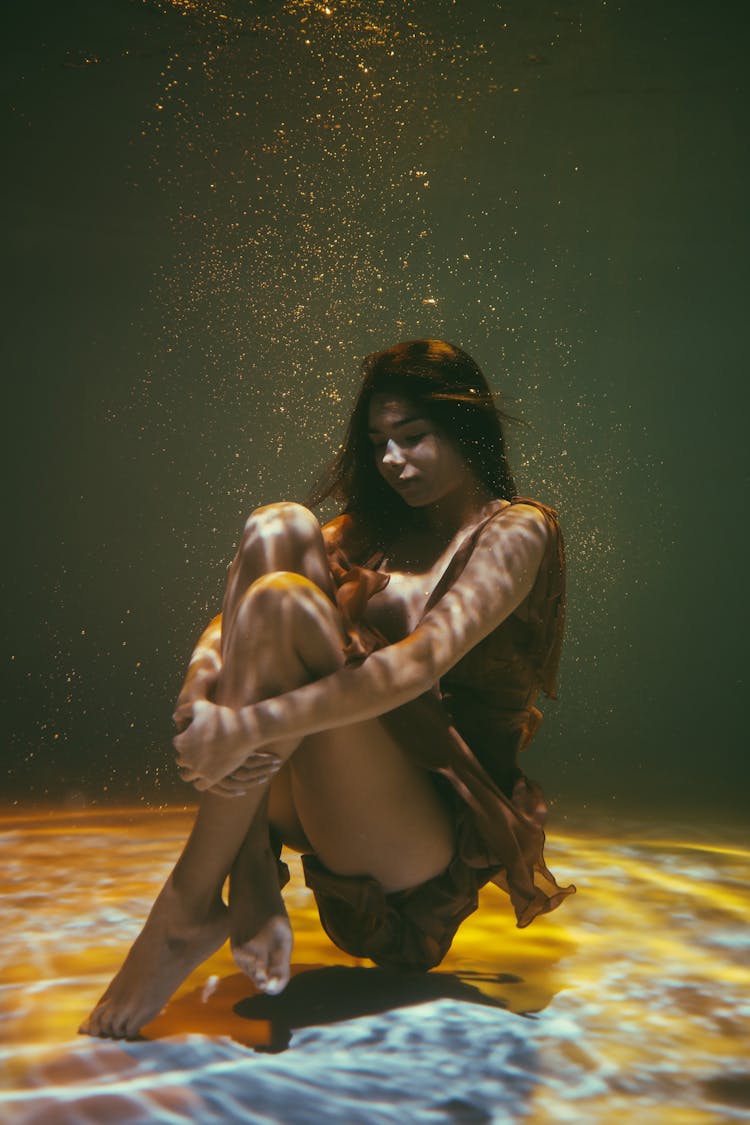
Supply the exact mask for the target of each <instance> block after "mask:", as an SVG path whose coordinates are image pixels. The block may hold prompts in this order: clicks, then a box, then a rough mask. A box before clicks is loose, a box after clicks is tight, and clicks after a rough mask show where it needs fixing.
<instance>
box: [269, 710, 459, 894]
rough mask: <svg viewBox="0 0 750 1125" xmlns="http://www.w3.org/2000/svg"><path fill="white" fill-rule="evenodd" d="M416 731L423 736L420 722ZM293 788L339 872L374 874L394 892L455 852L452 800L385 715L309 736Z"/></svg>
mask: <svg viewBox="0 0 750 1125" xmlns="http://www.w3.org/2000/svg"><path fill="white" fill-rule="evenodd" d="M418 714H419V708H418V707H415V716H418ZM403 726H404V727H406V728H408V724H403ZM411 733H412V734H413V736H414V737H419V730H418V728H417V729H414V730H412V731H411ZM434 736H435V734H434V732H432V731H431V732H430V737H434ZM444 737H445V738H448V734H447V732H446V733H445V734H444ZM291 791H292V797H293V802H294V807H295V809H296V812H297V816H298V818H299V822H300V824H301V826H302V829H303V831H304V834H305V836H306V837H307V839H308V840H309V841H310V844H311V845H312V849H313V851H314V852H315V853H316V855H317V856H318V858H319V859H320V860H321V862H322V863H323V864H324V865H325V866H326V867H327V868H328V869H329V871H332V872H335V873H336V874H339V875H369V876H371V877H373V878H374V879H376V880H377V881H378V882H379V883H380V885H381V886H382V887H383V889H384V890H385V892H386V893H391V892H394V891H400V890H404V889H406V888H408V887H413V886H416V885H418V884H420V883H423V882H425V881H426V880H427V879H431V878H433V877H434V876H435V875H438V874H440V872H442V871H444V870H445V869H446V867H447V866H448V864H449V863H450V861H451V859H452V858H453V853H454V849H455V832H454V825H453V820H452V816H451V811H450V808H449V806H448V804H447V803H446V802H445V801H444V799H443V798H442V797H441V795H440V793H439V792H438V789H437V787H436V785H435V784H434V781H433V779H432V776H431V774H430V773H429V771H427V770H424V769H421V768H420V767H418V766H416V765H414V764H413V763H412V762H411V761H410V759H409V750H408V746H407V745H405V744H404V743H403V742H402V741H399V740H397V738H396V737H394V735H393V734H392V733H391V732H390V731H389V730H388V729H387V727H386V725H385V724H384V723H383V722H382V721H380V720H377V719H375V720H369V721H367V722H363V723H356V724H352V725H350V726H346V727H339V728H337V729H335V730H330V731H323V732H321V733H320V734H316V735H312V736H310V737H309V738H307V739H305V741H304V743H303V744H302V745H301V746H300V748H299V749H298V750H297V752H296V753H295V755H294V757H293V759H292V763H291Z"/></svg>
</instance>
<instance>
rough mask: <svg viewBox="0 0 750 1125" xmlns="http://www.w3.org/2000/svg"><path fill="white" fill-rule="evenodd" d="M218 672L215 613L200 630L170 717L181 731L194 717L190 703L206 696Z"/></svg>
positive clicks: (218, 625) (218, 617)
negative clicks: (201, 630)
mask: <svg viewBox="0 0 750 1125" xmlns="http://www.w3.org/2000/svg"><path fill="white" fill-rule="evenodd" d="M220 671H221V614H220V613H218V614H217V615H216V617H214V618H213V620H212V621H210V622H209V624H208V625H207V627H206V628H205V629H204V630H203V632H202V633H201V635H200V637H199V639H198V643H197V645H196V646H195V649H194V650H193V655H192V656H191V657H190V662H189V664H188V670H187V673H186V675H185V680H184V683H183V685H182V687H181V688H180V694H179V695H178V696H177V702H176V703H175V710H174V715H173V716H172V718H173V719H174V721H175V723H176V724H177V728H178V730H184V729H185V728H186V726H187V725H188V724H189V723H190V720H191V719H192V717H193V705H194V704H195V703H196V702H197V701H198V700H199V699H208V694H209V692H210V691H211V688H212V687H213V686H214V684H215V683H216V681H217V679H218V678H219V672H220Z"/></svg>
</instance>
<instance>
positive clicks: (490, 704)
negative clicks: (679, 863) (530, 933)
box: [303, 497, 575, 968]
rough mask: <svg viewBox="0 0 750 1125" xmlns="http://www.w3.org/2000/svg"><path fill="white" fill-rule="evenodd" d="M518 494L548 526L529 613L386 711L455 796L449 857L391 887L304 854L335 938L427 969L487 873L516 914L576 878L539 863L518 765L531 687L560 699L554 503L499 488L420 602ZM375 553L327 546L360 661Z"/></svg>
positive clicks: (555, 897)
mask: <svg viewBox="0 0 750 1125" xmlns="http://www.w3.org/2000/svg"><path fill="white" fill-rule="evenodd" d="M516 504H528V505H531V506H532V507H534V508H536V509H537V510H538V511H539V512H540V513H541V514H542V516H543V517H544V520H545V524H546V526H547V532H548V534H547V545H546V549H545V554H544V557H543V559H542V562H541V565H540V567H539V572H538V574H537V577H536V580H535V583H534V586H533V588H532V590H531V592H530V594H529V596H528V598H527V599H526V600H525V602H524V610H525V612H524V615H523V616H519V615H518V614H516V613H512V614H511V615H510V616H509V617H508V618H507V619H506V620H505V621H503V622H502V624H501V625H499V626H498V627H497V628H496V629H495V630H494V631H493V632H492V633H490V634H489V635H488V636H487V637H485V638H484V639H483V640H482V641H480V642H479V644H477V645H476V646H475V647H474V648H473V649H472V650H471V651H470V652H469V653H467V654H466V656H464V657H463V658H462V659H461V660H460V661H459V662H458V663H457V664H456V665H455V666H454V667H453V668H451V669H450V671H449V672H448V673H447V674H446V675H445V676H444V677H443V678H442V680H441V682H440V684H439V691H438V693H436V692H427V693H426V694H425V695H423V696H421V697H420V698H419V699H418V700H415V701H414V702H412V703H408V704H406V705H405V706H403V707H399V708H396V709H395V710H393V711H390V712H388V713H387V714H385V715H383V716H382V721H383V722H384V723H385V725H386V726H387V727H388V729H389V731H390V732H391V733H392V735H393V736H394V737H395V738H396V739H397V741H398V743H399V744H400V745H401V746H402V747H403V748H404V749H405V751H406V752H407V753H408V755H409V757H410V759H411V760H412V761H413V762H414V763H415V764H416V765H418V766H419V767H420V768H422V769H425V770H429V771H430V772H431V773H432V774H433V775H435V779H436V784H437V785H438V786H439V787H440V788H441V789H442V790H443V792H444V793H445V795H446V798H447V800H448V801H449V802H450V804H451V807H452V809H453V813H454V819H455V825H456V854H455V857H454V860H453V862H452V864H451V865H450V867H449V868H448V870H447V871H445V872H443V873H442V875H440V876H438V877H437V878H436V879H431V880H429V881H428V882H427V883H425V884H423V885H422V886H421V887H417V888H414V889H413V890H409V891H401V892H397V893H396V894H390V895H385V894H384V893H383V891H382V888H380V887H379V884H377V882H375V880H373V879H368V878H366V877H363V878H360V877H349V876H338V875H335V874H333V873H331V872H328V871H327V870H326V869H325V868H324V867H323V865H322V864H321V863H320V861H319V860H318V859H317V857H315V856H305V857H304V858H303V862H304V865H305V873H306V878H307V881H308V884H309V885H310V886H311V887H312V889H313V891H314V892H315V895H316V899H317V902H318V908H319V911H320V915H321V921H322V922H323V925H324V927H325V929H326V930H327V932H328V933H329V935H330V936H331V938H332V940H333V941H334V942H335V943H336V944H337V945H339V946H341V948H343V949H346V950H348V951H349V952H351V953H354V954H355V955H358V956H367V957H370V958H371V959H373V960H375V961H376V962H377V963H378V964H381V965H386V966H389V967H397V966H398V967H404V968H430V967H432V965H434V964H437V963H439V961H440V960H441V959H442V957H443V956H444V955H445V953H446V952H447V949H448V948H449V946H450V943H451V941H452V939H453V936H454V934H455V931H456V929H457V928H458V926H459V925H460V923H461V921H463V919H464V918H465V917H466V916H467V915H468V914H470V913H471V912H472V910H474V909H476V903H477V893H478V889H479V888H480V887H481V886H483V885H484V884H485V883H487V882H488V881H490V880H493V881H494V882H495V883H496V884H497V885H498V886H501V887H503V889H505V890H506V891H507V893H508V894H509V896H510V900H511V903H512V906H513V909H514V911H515V914H516V919H517V924H518V925H519V926H527V925H528V924H529V922H531V921H532V920H533V919H534V918H535V917H536V916H537V915H539V914H542V913H545V912H547V911H549V910H553V909H554V908H555V907H557V906H559V904H560V903H561V902H562V900H563V899H564V898H565V897H566V896H567V895H569V894H572V893H573V892H574V891H575V887H573V886H569V887H561V886H559V885H558V884H557V882H556V881H555V879H554V877H553V875H552V874H551V872H550V871H549V870H548V868H547V866H546V864H545V862H544V843H545V836H544V830H543V828H542V824H543V821H544V819H545V816H546V805H545V802H544V796H543V793H542V790H541V788H540V787H539V786H538V785H537V784H536V783H535V782H532V781H531V780H530V779H529V778H528V777H526V775H525V774H524V773H523V772H522V770H521V769H520V768H519V765H518V756H519V754H520V753H521V752H522V751H523V750H524V749H526V747H527V746H528V744H529V742H530V741H531V739H532V738H533V736H534V734H535V733H536V731H537V729H538V727H539V723H540V722H541V718H542V716H541V712H540V711H539V710H538V708H537V707H536V706H535V703H536V700H537V698H538V696H539V694H540V693H541V692H544V693H545V694H546V695H547V696H550V697H552V698H555V697H556V693H557V670H558V664H559V659H560V646H561V642H562V632H563V623H564V612H565V561H564V550H563V539H562V533H561V531H560V527H559V523H558V520H557V515H556V513H555V512H554V511H553V510H552V509H551V508H548V507H546V506H545V505H543V504H540V503H538V502H537V501H534V500H528V499H524V498H521V497H517V498H515V499H514V500H513V501H511V502H510V503H505V502H503V501H498V502H497V505H496V506H495V507H494V508H493V510H492V512H491V513H490V514H489V515H488V516H487V517H486V518H485V519H484V520H482V522H481V523H480V524H479V525H478V526H477V527H476V528H475V529H474V530H473V531H472V533H471V534H470V535H469V536H468V537H467V538H466V539H465V540H464V541H463V543H462V544H461V546H460V547H459V548H458V550H457V551H456V553H455V554H454V556H453V557H452V559H451V561H450V563H449V565H448V567H447V568H446V570H445V572H444V574H443V575H442V577H441V579H440V581H439V582H438V584H437V586H436V587H435V589H434V591H433V593H432V595H431V597H430V599H429V601H428V603H427V605H426V607H425V611H424V612H425V613H428V612H429V611H430V609H431V608H432V607H433V606H434V605H435V604H436V603H437V602H438V601H439V600H440V598H442V596H443V595H444V594H445V592H446V591H447V590H448V589H450V587H451V586H452V584H453V583H454V582H455V581H456V580H457V579H458V577H459V576H460V574H461V573H462V571H463V569H464V567H465V566H466V563H467V562H468V560H469V558H470V557H471V554H472V551H473V550H474V548H475V546H476V544H477V541H478V540H479V537H480V536H481V534H482V532H483V530H484V529H485V527H486V525H487V524H488V523H489V522H490V521H502V520H504V519H506V518H507V513H508V512H509V511H510V510H511V509H512V507H513V506H514V505H516ZM380 561H382V560H380V559H377V558H375V559H372V560H367V565H365V566H358V565H355V564H353V563H352V561H351V560H349V559H348V558H347V557H346V555H345V554H344V552H343V551H342V550H341V549H340V548H339V547H337V546H332V547H331V548H330V549H329V565H330V569H331V574H332V576H333V579H334V582H335V585H336V591H337V601H338V606H339V610H340V613H341V615H342V618H343V621H344V626H345V629H346V634H347V644H346V648H345V655H346V659H347V662H348V663H352V664H356V663H361V662H362V661H363V660H366V659H367V657H368V655H369V654H370V653H371V652H374V651H375V650H376V649H378V648H382V647H383V646H385V645H387V644H388V641H387V640H386V638H385V637H383V636H382V634H381V633H379V632H378V631H377V630H376V629H374V628H372V626H370V625H369V624H368V622H367V620H366V612H367V603H368V601H369V600H370V598H371V597H372V596H373V595H374V594H375V593H377V592H379V591H380V590H382V589H383V588H384V587H385V586H386V584H387V583H388V580H389V578H388V575H387V574H385V573H381V572H380V571H379V570H378V569H377V566H378V564H379V562H380Z"/></svg>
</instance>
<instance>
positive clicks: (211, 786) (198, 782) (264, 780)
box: [178, 751, 283, 797]
mask: <svg viewBox="0 0 750 1125" xmlns="http://www.w3.org/2000/svg"><path fill="white" fill-rule="evenodd" d="M178 761H179V759H178ZM282 765H283V762H282V761H281V759H280V758H278V757H277V756H276V754H272V753H270V752H263V751H259V752H258V753H256V754H253V755H252V756H251V757H250V758H248V759H247V761H246V762H243V764H242V765H241V766H238V767H237V769H235V770H233V771H232V773H230V774H228V775H227V776H226V777H222V778H220V779H219V780H218V781H215V780H212V779H211V778H206V777H201V775H200V774H198V773H196V772H195V770H193V769H191V768H190V767H189V766H184V765H182V766H178V772H179V774H180V777H181V778H182V780H183V781H187V782H190V783H191V784H192V785H193V787H194V788H195V789H197V790H198V791H199V792H200V793H205V792H208V793H215V794H216V796H218V797H244V796H245V794H246V793H247V791H248V789H254V788H256V787H257V786H259V785H266V784H268V782H270V781H273V779H274V777H275V776H276V774H277V773H278V771H279V770H280V769H281V766H282Z"/></svg>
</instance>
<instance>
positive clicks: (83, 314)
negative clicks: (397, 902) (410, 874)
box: [1, 0, 750, 814]
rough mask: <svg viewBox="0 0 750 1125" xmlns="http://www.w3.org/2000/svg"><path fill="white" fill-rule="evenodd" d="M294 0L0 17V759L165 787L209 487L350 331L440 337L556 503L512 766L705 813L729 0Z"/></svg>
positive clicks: (739, 497) (333, 376)
mask: <svg viewBox="0 0 750 1125" xmlns="http://www.w3.org/2000/svg"><path fill="white" fill-rule="evenodd" d="M330 8H331V13H330V14H329V15H327V14H326V13H325V10H324V6H323V5H318V4H315V3H300V2H287V3H281V2H279V3H268V2H266V3H255V4H253V3H239V2H238V0H212V2H206V3H200V2H199V0H196V2H195V3H188V2H187V0H185V2H184V3H178V2H177V0H175V2H174V3H171V4H170V3H168V2H167V0H162V2H159V0H149V2H144V3H135V2H126V0H101V2H100V3H97V4H96V5H92V4H87V3H83V2H81V0H78V2H75V3H69V4H65V5H61V4H59V3H52V2H49V0H47V2H44V3H42V2H40V3H35V4H30V5H28V6H24V7H21V6H20V5H15V6H14V7H13V9H12V11H11V12H10V15H9V16H8V21H7V27H6V35H5V36H4V42H3V48H2V50H3V53H4V55H5V59H4V67H3V73H4V76H5V77H4V83H3V90H4V92H3V99H2V107H3V133H4V138H5V139H4V145H3V147H4V153H5V157H6V173H5V175H4V177H3V182H2V185H1V187H2V195H3V203H4V207H3V210H4V216H5V227H6V240H5V241H6V247H7V250H8V252H9V266H8V267H6V279H7V283H6V292H5V298H4V311H5V313H6V317H7V327H6V330H5V332H4V334H3V350H4V353H5V357H4V362H3V367H4V371H5V378H4V388H5V396H6V397H5V410H4V416H5V420H6V424H5V429H6V441H5V444H6V448H7V450H8V453H9V468H8V470H7V471H6V482H7V483H8V485H9V488H8V496H7V499H6V502H5V511H6V521H7V522H6V535H5V536H4V542H5V547H4V552H3V556H4V563H5V565H6V569H7V575H6V578H5V582H4V586H5V593H4V599H3V601H4V607H5V614H6V621H5V626H4V637H5V665H6V677H5V684H6V691H5V696H6V698H5V701H4V703H3V713H4V716H5V717H6V721H7V723H8V735H7V736H6V745H7V767H6V769H5V772H4V792H5V793H6V794H7V795H8V796H9V797H13V798H19V799H23V800H25V801H26V800H29V798H31V799H32V800H38V801H45V802H48V801H49V800H50V799H51V800H53V801H58V802H62V803H65V804H68V805H70V804H73V805H76V804H78V803H81V802H82V801H102V800H112V799H119V798H122V797H127V798H128V799H132V798H134V797H137V798H139V799H142V800H143V801H144V802H145V803H146V804H154V803H161V802H168V801H174V800H181V799H184V797H185V792H184V790H183V788H182V787H181V785H180V783H179V781H177V780H176V779H175V778H174V776H173V770H172V765H171V757H170V753H169V739H170V737H171V729H170V722H169V715H170V713H171V703H172V699H173V697H174V695H175V693H176V690H177V687H178V685H179V682H180V678H181V672H182V668H183V666H184V663H185V660H186V658H187V655H188V653H189V651H190V648H191V645H192V642H193V640H194V638H195V636H196V634H197V633H198V632H199V630H200V628H201V626H202V624H203V623H204V621H205V619H206V618H207V617H208V616H209V614H210V613H212V612H213V611H214V609H215V607H216V606H217V602H218V600H219V597H220V592H221V585H222V579H223V576H224V573H225V567H226V564H227V562H228V561H229V559H230V558H231V554H232V551H233V546H234V543H235V541H236V536H237V533H238V530H239V528H240V526H241V523H242V519H243V516H244V514H245V513H246V512H247V511H248V510H249V509H250V508H251V507H253V506H255V505H257V504H259V503H261V502H267V501H269V500H272V499H277V498H301V497H302V496H303V495H304V493H305V491H306V489H307V487H308V486H309V484H310V483H311V480H312V478H313V477H314V476H315V475H316V473H317V471H318V469H319V467H320V465H321V464H322V463H323V462H324V461H325V460H326V459H327V458H328V456H330V454H331V452H332V450H333V449H334V448H335V445H336V442H337V441H338V436H339V434H340V431H341V426H342V423H343V421H344V419H345V417H346V414H347V410H348V407H349V405H350V403H351V401H352V397H353V393H354V390H355V387H356V383H357V366H358V360H359V358H360V357H361V356H362V355H363V354H364V353H366V352H368V351H370V350H373V349H374V348H377V347H380V346H385V345H388V344H390V343H393V342H395V341H396V340H398V339H408V338H412V337H416V336H442V337H445V338H448V339H450V340H453V341H455V342H456V343H459V344H461V345H462V346H463V347H465V348H466V349H467V350H468V351H470V352H471V353H472V354H473V355H475V357H476V358H477V359H478V361H479V362H480V364H481V365H482V367H483V368H484V370H485V372H486V374H487V375H488V377H489V379H490V380H491V382H492V384H493V386H494V387H495V388H496V389H498V390H502V391H503V392H504V393H505V394H507V395H508V396H509V398H510V399H512V400H513V402H514V409H515V412H516V413H518V414H520V415H521V416H523V418H525V419H526V420H527V421H528V422H529V423H530V427H529V428H526V429H519V430H517V431H516V432H514V434H513V437H512V440H513V452H514V464H515V467H516V470H517V477H518V482H519V486H520V490H521V491H522V492H523V493H524V494H528V495H533V496H536V497H538V498H539V499H540V500H543V501H546V502H547V503H551V504H553V505H555V506H556V507H558V508H559V510H560V513H561V517H562V520H563V525H564V527H565V529H566V532H567V538H568V544H569V556H570V589H571V593H570V613H569V623H570V624H569V633H568V642H567V649H566V653H565V656H564V664H563V672H562V694H561V699H560V701H559V703H557V704H554V705H550V707H549V708H548V714H547V719H546V722H545V725H544V727H543V729H542V732H541V734H540V736H539V738H538V739H537V741H536V743H535V746H534V749H533V751H531V757H530V760H529V762H528V767H527V768H528V769H529V772H531V773H533V774H536V775H538V776H539V777H540V778H541V779H542V780H543V782H544V783H545V786H546V788H547V790H548V791H549V792H550V793H551V794H552V795H553V796H557V797H559V798H560V800H561V802H563V803H564V802H566V801H567V802H569V804H570V805H571V806H572V805H573V804H575V805H576V807H578V806H579V805H580V803H581V802H591V803H593V804H596V805H598V806H602V805H603V806H606V807H607V809H611V810H613V811H615V810H620V809H625V808H631V807H636V808H638V809H640V810H644V809H651V808H653V809H654V810H659V809H665V810H675V809H679V810H681V811H683V812H684V811H685V810H692V809H693V808H696V807H699V806H705V807H707V808H710V809H711V811H712V814H715V813H716V812H717V811H720V810H726V811H727V812H733V813H734V814H737V813H741V812H742V811H743V809H744V804H745V794H746V792H747V784H748V780H750V779H749V777H748V773H749V768H748V765H747V762H748V756H747V754H746V753H745V749H744V748H745V746H746V744H747V735H746V731H745V713H744V712H745V708H744V699H745V694H746V690H747V688H746V665H745V636H746V635H747V610H746V599H745V594H744V586H745V581H744V578H745V575H744V566H743V565H741V564H742V563H744V554H745V540H746V538H747V536H746V532H745V530H744V527H743V524H742V519H743V507H744V496H745V494H746V491H747V482H748V471H747V460H746V453H745V451H744V444H745V443H744V440H743V439H744V430H745V410H746V405H747V394H746V390H745V379H746V369H747V365H746V357H747V342H746V333H745V331H744V319H745V317H744V314H745V305H746V294H747V280H748V277H747V273H748V270H747V261H748V254H747V249H748V247H747V206H746V199H745V197H746V191H747V189H746V182H747V170H748V159H747V140H746V132H747V130H746V119H747V106H748V99H747V85H748V79H747V60H746V56H745V46H744V44H745V41H746V32H747V23H748V17H747V13H746V8H745V6H744V5H741V4H732V3H723V4H719V5H715V6H713V7H710V8H709V7H708V6H706V5H704V4H698V3H695V2H693V0H686V2H683V3H676V2H671V0H670V2H666V3H659V4H647V3H645V2H643V0H637V2H632V3H622V4H615V3H601V2H594V0H581V2H578V3H576V4H572V3H566V2H564V0H563V2H560V0H557V2H556V3H552V2H547V0H539V2H538V3H533V4H529V3H522V2H521V0H514V2H511V3H506V4H503V5H500V4H496V3H491V2H487V3H478V2H473V3H466V2H465V3H461V4H457V5H454V4H450V3H447V2H446V0H438V2H435V0H433V2H431V3H427V2H426V0H424V2H422V0H420V2H412V3H402V4H394V5H383V4H380V3H376V2H375V0H365V2H362V3H356V2H355V3H347V4H345V3H343V2H341V3H338V4H337V3H335V2H334V0H332V2H331V5H330ZM308 41H309V42H308ZM531 758H533V761H532V760H531Z"/></svg>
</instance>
